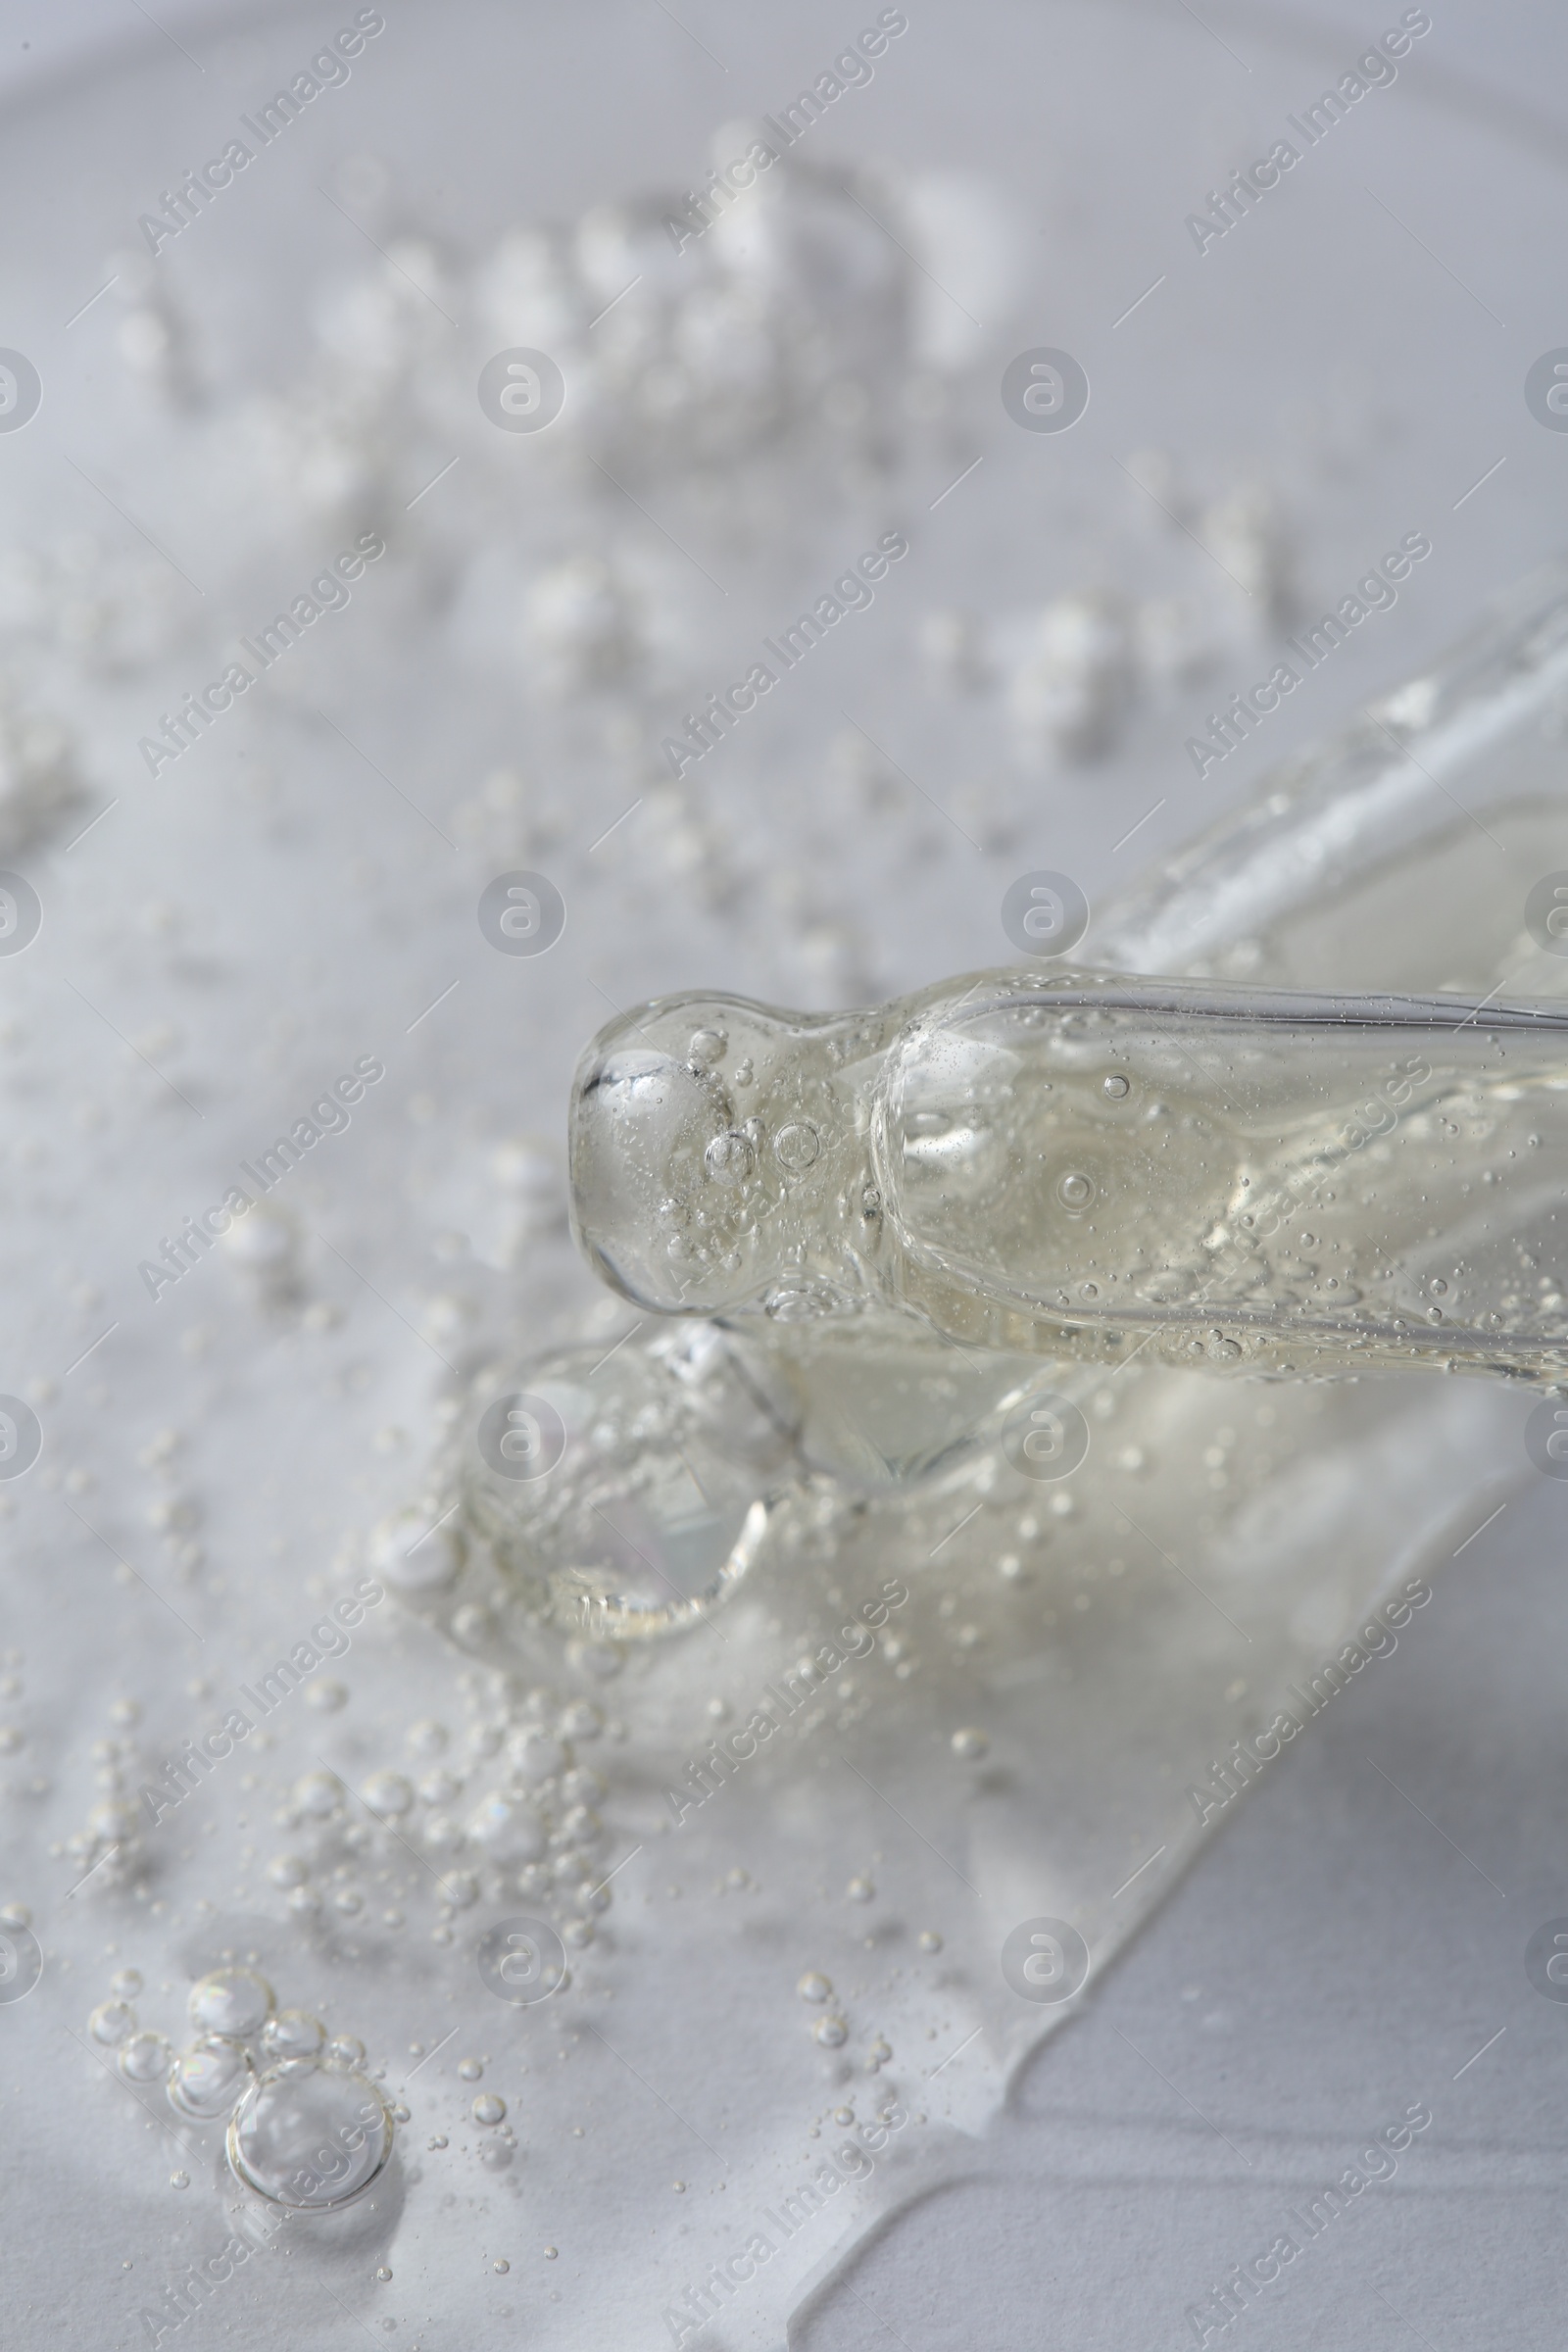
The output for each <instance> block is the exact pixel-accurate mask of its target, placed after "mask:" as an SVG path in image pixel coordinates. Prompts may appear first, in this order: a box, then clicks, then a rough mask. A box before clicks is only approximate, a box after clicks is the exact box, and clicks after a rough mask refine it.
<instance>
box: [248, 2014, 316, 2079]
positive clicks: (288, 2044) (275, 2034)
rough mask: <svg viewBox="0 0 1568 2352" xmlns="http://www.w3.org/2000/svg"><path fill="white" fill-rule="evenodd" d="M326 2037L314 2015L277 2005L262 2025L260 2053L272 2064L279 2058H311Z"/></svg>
mask: <svg viewBox="0 0 1568 2352" xmlns="http://www.w3.org/2000/svg"><path fill="white" fill-rule="evenodd" d="M325 2039H326V2028H325V2027H324V2026H323V2025H322V2023H321V2021H320V2019H319V2017H311V2016H310V2015H309V2014H308V2013H307V2012H306V2011H305V2010H303V2009H280V2010H279V2011H278V2013H277V2015H276V2016H275V2017H270V2018H269V2019H268V2021H267V2023H266V2025H265V2026H264V2027H263V2028H262V2055H263V2057H264V2058H266V2059H268V2060H269V2061H270V2063H271V2064H273V2065H275V2064H276V2063H277V2062H278V2061H279V2060H280V2059H283V2058H314V2057H315V2056H316V2055H317V2052H318V2051H319V2049H320V2047H321V2044H322V2042H323V2041H324V2040H325Z"/></svg>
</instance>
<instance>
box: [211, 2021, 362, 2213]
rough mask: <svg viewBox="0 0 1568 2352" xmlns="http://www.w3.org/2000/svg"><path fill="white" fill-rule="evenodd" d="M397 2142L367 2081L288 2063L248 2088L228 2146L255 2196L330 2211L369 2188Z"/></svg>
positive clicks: (307, 2062)
mask: <svg viewBox="0 0 1568 2352" xmlns="http://www.w3.org/2000/svg"><path fill="white" fill-rule="evenodd" d="M393 2138H394V2131H393V2124H392V2117H391V2114H390V2112H389V2111H388V2108H387V2106H386V2103H385V2101H384V2100H383V2099H382V2097H381V2094H380V2092H379V2091H378V2090H377V2089H376V2087H375V2084H374V2083H373V2082H371V2081H370V2080H369V2078H368V2076H367V2075H363V2074H360V2073H357V2072H356V2071H354V2070H353V2069H350V2068H345V2069H342V2070H333V2069H330V2068H327V2067H323V2066H319V2065H317V2064H316V2062H315V2061H314V2060H312V2059H309V2058H290V2059H285V2060H284V2061H283V2063H282V2064H281V2065H280V2066H275V2067H273V2068H272V2069H271V2070H270V2072H269V2073H267V2074H265V2075H264V2076H263V2077H262V2078H261V2080H260V2081H259V2082H254V2083H253V2084H252V2085H251V2087H250V2088H249V2089H248V2090H247V2091H246V2093H245V2095H244V2097H243V2098H242V2099H241V2101H240V2103H239V2106H238V2107H237V2108H236V2109H235V2111H234V2114H233V2116H232V2118H231V2120H230V2122H229V2127H228V2133H227V2139H226V2143H225V2144H226V2150H227V2155H228V2162H229V2166H230V2169H231V2170H232V2172H233V2173H234V2175H235V2178H236V2179H237V2180H240V2181H241V2182H242V2183H243V2184H244V2186H245V2187H247V2188H251V2189H254V2190H255V2191H256V2193H257V2195H258V2196H263V2197H266V2198H267V2199H268V2200H269V2202H270V2203H271V2204H273V2205H282V2206H285V2207H287V2208H288V2209H289V2210H290V2211H291V2212H295V2213H329V2212H332V2211H334V2210H335V2209H336V2208H337V2207H338V2206H340V2205H347V2204H348V2203H350V2201H351V2200H352V2199H353V2198H355V2197H358V2196H360V2195H362V2194H363V2193H364V2191H365V2190H366V2189H367V2188H368V2187H369V2185H370V2183H371V2181H372V2180H375V2179H376V2177H377V2175H378V2174H379V2173H380V2172H381V2170H382V2169H383V2167H384V2166H385V2164H386V2161H387V2158H388V2157H389V2156H390V2155H391V2153H392V2143H393Z"/></svg>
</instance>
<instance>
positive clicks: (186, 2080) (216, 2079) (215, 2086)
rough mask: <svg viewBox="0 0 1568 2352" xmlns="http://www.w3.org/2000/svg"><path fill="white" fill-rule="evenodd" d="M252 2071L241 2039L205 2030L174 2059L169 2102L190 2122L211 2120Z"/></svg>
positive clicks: (231, 2101) (225, 2110)
mask: <svg viewBox="0 0 1568 2352" xmlns="http://www.w3.org/2000/svg"><path fill="white" fill-rule="evenodd" d="M255 2072H256V2069H255V2066H254V2064H253V2063H252V2060H251V2054H250V2052H249V2050H247V2049H246V2047H245V2044H244V2043H243V2042H242V2041H231V2040H230V2039H229V2037H228V2036H227V2035H226V2034H203V2036H202V2038H201V2040H200V2041H196V2042H193V2043H192V2044H191V2046H190V2048H189V2049H188V2050H181V2052H180V2054H179V2056H178V2057H177V2058H176V2059H175V2060H174V2064H173V2068H172V2072H171V2074H170V2077H169V2082H168V2091H169V2104H170V2105H171V2107H172V2108H173V2109H174V2111H175V2113H176V2114H178V2115H186V2116H189V2117H190V2118H191V2120H192V2122H193V2123H200V2124H210V2123H213V2122H214V2121H215V2120H216V2119H217V2118H218V2117H219V2116H221V2115H227V2114H228V2113H229V2111H230V2109H231V2108H232V2107H233V2104H234V2102H235V2100H236V2099H237V2098H238V2097H239V2096H240V2094H241V2092H242V2091H243V2090H244V2089H245V2087H246V2085H247V2084H248V2083H249V2082H250V2081H251V2079H252V2077H253V2076H254V2074H255Z"/></svg>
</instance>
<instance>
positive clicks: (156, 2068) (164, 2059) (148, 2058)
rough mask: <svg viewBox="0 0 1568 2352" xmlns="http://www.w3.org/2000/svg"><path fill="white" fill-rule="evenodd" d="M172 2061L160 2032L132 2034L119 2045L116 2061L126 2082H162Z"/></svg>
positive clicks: (172, 2056)
mask: <svg viewBox="0 0 1568 2352" xmlns="http://www.w3.org/2000/svg"><path fill="white" fill-rule="evenodd" d="M173 2062H174V2053H173V2050H172V2047H171V2045H170V2044H169V2042H168V2041H166V2040H165V2038H164V2036H163V2034H132V2035H131V2036H130V2039H129V2040H128V2041H123V2042H122V2043H121V2045H120V2052H119V2060H118V2063H119V2066H120V2071H121V2073H122V2074H123V2076H124V2078H125V2080H126V2082H163V2081H164V2080H165V2078H166V2077H167V2075H168V2073H169V2070H170V2068H171V2066H172V2064H173Z"/></svg>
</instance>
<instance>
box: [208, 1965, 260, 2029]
mask: <svg viewBox="0 0 1568 2352" xmlns="http://www.w3.org/2000/svg"><path fill="white" fill-rule="evenodd" d="M273 2005H274V2004H273V1999H272V1987H271V1986H270V1985H269V1984H268V1982H267V1980H266V1978H265V1977H259V1976H258V1975H257V1974H256V1972H255V1970H254V1969H249V1968H216V1969H214V1971H213V1973H212V1975H211V1976H207V1977H203V1978H202V1980H201V1982H200V1983H199V1984H197V1985H192V1986H191V1993H190V2002H189V2010H190V2022H191V2024H192V2025H193V2026H194V2027H195V2028H196V2029H197V2031H198V2032H199V2033H202V2034H232V2035H237V2036H238V2037H239V2038H240V2039H241V2040H243V2039H245V2038H246V2037H248V2036H249V2035H250V2034H258V2033H260V2031H261V2029H262V2027H263V2026H264V2025H265V2024H266V2023H267V2020H268V2019H269V2018H270V2016H271V2014H272V2009H273Z"/></svg>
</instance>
